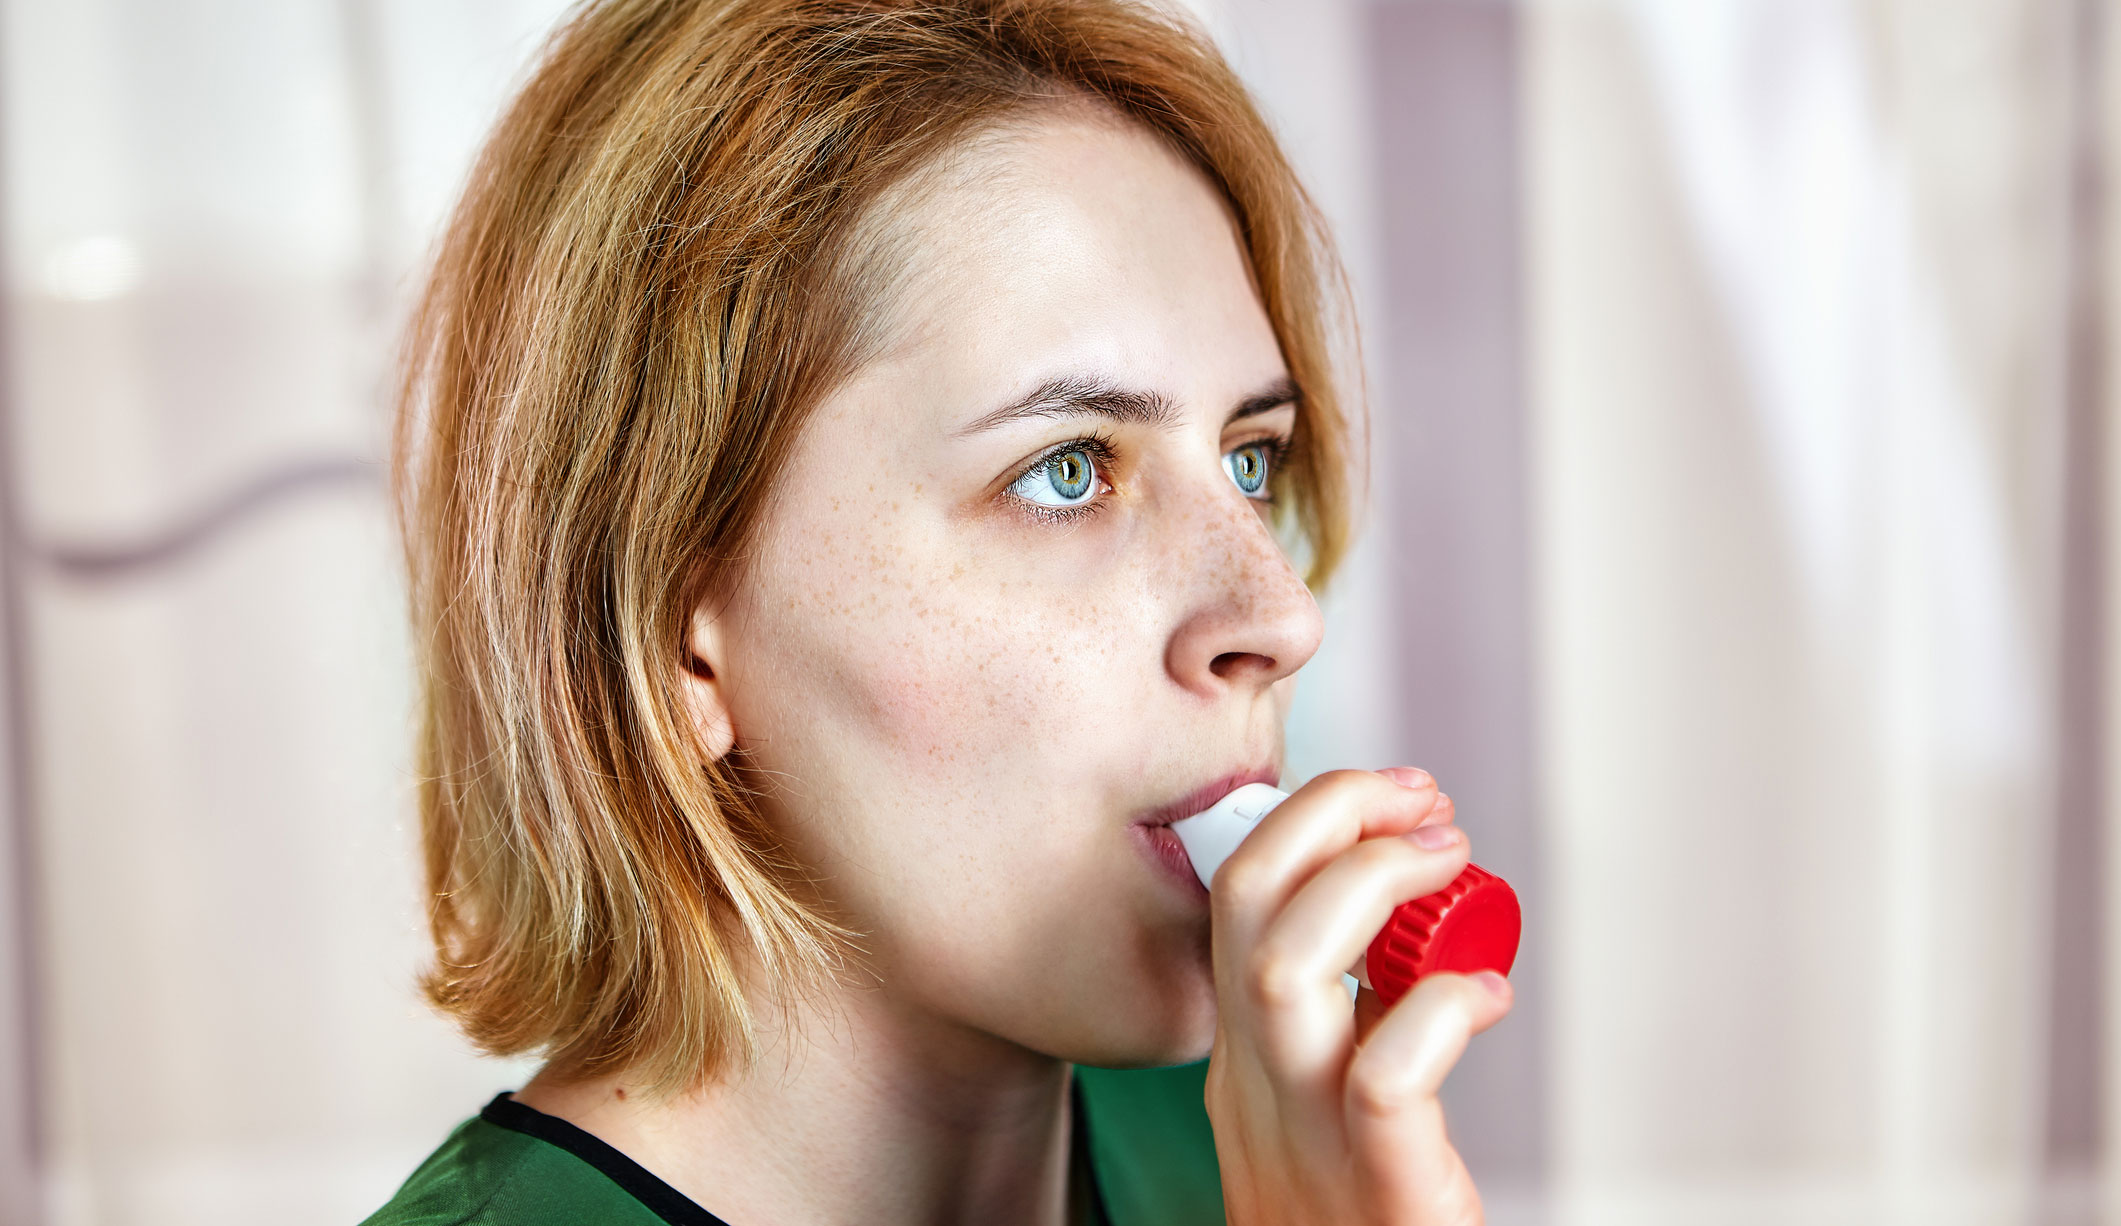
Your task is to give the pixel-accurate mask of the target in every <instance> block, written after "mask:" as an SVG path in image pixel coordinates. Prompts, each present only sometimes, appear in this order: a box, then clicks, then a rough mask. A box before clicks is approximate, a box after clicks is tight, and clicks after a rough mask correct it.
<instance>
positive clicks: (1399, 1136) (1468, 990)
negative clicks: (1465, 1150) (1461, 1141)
mask: <svg viewBox="0 0 2121 1226" xmlns="http://www.w3.org/2000/svg"><path fill="white" fill-rule="evenodd" d="M1514 998H1515V994H1514V991H1513V990H1512V988H1511V987H1510V984H1509V981H1508V980H1507V979H1504V978H1503V977H1502V976H1501V975H1497V974H1495V973H1494V972H1493V971H1482V972H1480V973H1479V974H1477V975H1461V974H1456V973H1451V972H1439V973H1437V974H1433V975H1427V976H1424V977H1423V978H1422V979H1421V981H1420V982H1418V983H1416V984H1415V985H1414V987H1413V989H1412V990H1411V991H1409V992H1408V993H1407V995H1406V996H1405V998H1404V999H1402V1000H1400V1002H1399V1003H1398V1004H1396V1005H1394V1006H1393V1007H1392V1009H1391V1011H1390V1012H1388V1013H1386V1014H1385V1016H1384V1018H1383V1020H1381V1021H1380V1022H1378V1023H1377V1025H1376V1027H1375V1028H1374V1029H1373V1030H1372V1031H1371V1032H1370V1036H1369V1038H1368V1039H1367V1040H1366V1041H1364V1043H1363V1044H1362V1045H1361V1046H1360V1047H1358V1048H1357V1049H1356V1051H1355V1057H1354V1059H1352V1060H1351V1061H1349V1063H1348V1073H1347V1082H1346V1087H1345V1093H1346V1104H1345V1112H1346V1121H1347V1130H1348V1144H1349V1147H1350V1150H1351V1152H1352V1154H1353V1156H1354V1158H1355V1161H1356V1166H1357V1169H1358V1170H1360V1171H1362V1172H1364V1175H1365V1177H1366V1178H1370V1179H1376V1180H1379V1181H1381V1182H1382V1183H1383V1184H1386V1185H1400V1184H1402V1182H1404V1183H1405V1184H1406V1185H1407V1186H1413V1187H1423V1186H1427V1187H1437V1186H1441V1185H1442V1184H1443V1183H1445V1182H1447V1181H1449V1180H1451V1179H1453V1178H1455V1177H1456V1176H1457V1173H1458V1172H1460V1171H1462V1170H1463V1167H1462V1165H1461V1164H1460V1163H1459V1161H1458V1157H1457V1154H1456V1152H1455V1151H1453V1150H1452V1148H1451V1145H1450V1140H1449V1138H1448V1137H1447V1136H1446V1135H1445V1133H1444V1121H1443V1108H1442V1106H1441V1105H1439V1104H1438V1102H1437V1101H1436V1095H1437V1092H1438V1091H1439V1090H1441V1089H1442V1088H1443V1081H1444V1077H1445V1076H1446V1075H1448V1074H1449V1073H1450V1071H1451V1068H1452V1066H1454V1065H1456V1064H1457V1063H1458V1058H1459V1056H1461V1055H1462V1054H1464V1052H1465V1049H1466V1044H1467V1042H1468V1041H1470V1040H1471V1038H1472V1037H1473V1036H1474V1035H1476V1034H1479V1033H1480V1032H1481V1031H1483V1030H1486V1029H1487V1028H1488V1027H1490V1026H1492V1025H1494V1024H1495V1023H1496V1022H1498V1021H1500V1020H1501V1019H1502V1017H1503V1015H1505V1014H1507V1013H1508V1012H1509V1011H1510V1005H1511V1003H1512V1001H1513V1000H1514Z"/></svg>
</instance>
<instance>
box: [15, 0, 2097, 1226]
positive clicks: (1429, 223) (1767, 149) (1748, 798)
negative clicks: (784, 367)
mask: <svg viewBox="0 0 2121 1226" xmlns="http://www.w3.org/2000/svg"><path fill="white" fill-rule="evenodd" d="M1193 7H1194V8H1195V9H1196V10H1197V11H1198V12H1199V13H1200V14H1201V16H1202V17H1203V18H1204V19H1205V20H1206V21H1207V23H1208V24H1209V26H1210V27H1211V28H1212V29H1213V31H1214V32H1215V34H1216V36H1217V38H1218V39H1220V40H1221V41H1222V43H1223V44H1224V46H1225V48H1226V50H1227V52H1228V53H1229V54H1230V56H1231V57H1232V59H1233V60H1234V62H1235V63H1236V64H1237V65H1238V66H1239V68H1240V70H1241V71H1242V72H1243V73H1244V75H1245V76H1246V77H1247V79H1248V80H1249V81H1250V82H1251V83H1252V85H1253V86H1254V88H1255V89H1256V90H1257V92H1258V94H1259V96H1260V98H1261V99H1262V101H1263V103H1264V104H1265V106H1266V108H1267V109H1268V111H1269V112H1270V113H1271V115H1272V116H1273V118H1274V120H1275V122H1276V124H1277V125H1278V126H1279V128H1280V130H1281V131H1282V132H1283V134H1284V136H1285V138H1286V140H1287V142H1288V144H1289V147H1290V149H1291V151H1292V153H1293V154H1294V156H1295V158H1296V160H1297V161H1298V163H1299V164H1300V166H1301V168H1302V170H1303V172H1304V173H1305V174H1306V176H1307V178H1308V180H1309V182H1310V183H1311V185H1312V187H1313V189H1314V190H1315V192H1316V194H1317V196H1318V197H1319V199H1320V201H1321V203H1322V204H1323V205H1324V207H1325V209H1326V211H1327V212H1328V213H1329V214H1330V215H1331V217H1332V218H1333V220H1334V223H1335V225H1336V226H1337V229H1338V233H1339V235H1340V237H1341V241H1342V243H1343V245H1344V248H1345V254H1346V256H1347V259H1348V262H1349V265H1350V268H1351V271H1352V274H1353V277H1354V282H1355V288H1356V292H1357V295H1358V298H1359V306H1360V311H1361V316H1362V319H1363V321H1364V336H1365V347H1366V348H1365V353H1366V356H1367V362H1368V376H1369V380H1370V390H1371V400H1372V405H1373V411H1374V415H1375V425H1374V441H1375V446H1374V458H1373V463H1372V478H1373V481H1372V498H1371V517H1370V521H1369V527H1368V531H1367V534H1366V536H1365V537H1364V543H1363V546H1362V549H1361V551H1360V552H1359V553H1358V554H1357V556H1356V558H1355V560H1354V561H1353V563H1352V564H1351V567H1350V569H1349V570H1348V571H1347V572H1346V574H1345V576H1344V578H1343V580H1342V581H1341V582H1340V583H1339V584H1338V585H1337V586H1336V588H1335V589H1334V590H1333V591H1332V592H1331V593H1330V594H1329V596H1328V599H1327V600H1326V602H1325V603H1326V608H1327V614H1328V626H1329V629H1328V634H1327V638H1326V645H1325V648H1324V650H1323V651H1322V652H1321V653H1320V655H1319V656H1318V657H1317V658H1316V659H1315V660H1314V662H1313V663H1312V665H1311V666H1310V668H1309V669H1308V670H1307V671H1306V674H1305V677H1306V679H1305V681H1304V683H1303V685H1302V686H1301V687H1300V691H1299V694H1300V696H1299V702H1298V711H1297V713H1296V716H1295V717H1294V720H1293V722H1292V726H1291V728H1290V738H1291V761H1290V770H1289V775H1288V781H1301V780H1303V779H1305V778H1307V777H1309V776H1310V775H1311V774H1314V773H1316V772H1317V771H1319V770H1323V769H1327V768H1330V767H1335V766H1344V765H1355V766H1381V765H1385V764H1389V763H1400V762H1414V763H1419V764H1421V765H1425V766H1427V767H1429V768H1430V769H1432V770H1434V771H1435V772H1436V773H1437V774H1438V776H1439V777H1440V778H1442V780H1443V781H1444V784H1445V786H1446V787H1447V788H1448V789H1449V790H1450V791H1451V792H1452V794H1453V795H1454V796H1455V797H1456V798H1457V799H1458V801H1459V804H1460V812H1461V815H1462V816H1461V820H1462V822H1463V824H1464V825H1465V826H1466V827H1467V828H1468V830H1469V831H1470V832H1471V834H1472V836H1473V840H1474V843H1475V847H1476V849H1477V851H1478V853H1479V856H1480V859H1481V861H1482V863H1484V864H1487V865H1489V866H1490V867H1493V868H1495V869H1496V870H1497V871H1499V872H1502V873H1503V874H1504V875H1506V876H1508V877H1510V878H1511V879H1512V880H1513V881H1514V882H1515V883H1516V884H1517V885H1518V887H1519V889H1520V891H1521V893H1522V895H1523V897H1524V899H1525V903H1526V907H1527V923H1528V930H1527V934H1526V941H1525V946H1524V951H1523V954H1522V957H1521V959H1520V962H1519V964H1518V965H1519V969H1518V971H1517V973H1516V975H1515V976H1514V978H1515V979H1516V980H1517V982H1518V984H1519V989H1518V991H1519V996H1518V1006H1517V1009H1516V1011H1515V1013H1513V1015H1512V1016H1511V1017H1510V1018H1509V1019H1508V1020H1507V1021H1506V1022H1504V1023H1503V1024H1502V1025H1501V1026H1499V1027H1498V1028H1496V1029H1495V1030H1494V1031H1492V1032H1490V1033H1489V1034H1488V1035H1486V1036H1484V1037H1483V1038H1482V1039H1480V1040H1479V1041H1478V1042H1477V1043H1476V1044H1475V1045H1474V1048H1473V1050H1472V1051H1471V1052H1470V1053H1469V1055H1468V1057H1467V1058H1466V1061H1465V1062H1464V1064H1463V1065H1461V1067H1460V1068H1459V1070H1458V1071H1457V1072H1456V1073H1454V1075H1453V1077H1452V1081H1451V1083H1450V1085H1449V1087H1448V1097H1449V1108H1450V1112H1451V1120H1452V1128H1453V1133H1454V1136H1455V1137H1456V1138H1457V1140H1458V1142H1459V1144H1460V1146H1461V1148H1462V1150H1463V1151H1464V1152H1465V1154H1466V1155H1467V1158H1468V1161H1469V1163H1470V1165H1471V1166H1472V1168H1473V1170H1474V1172H1475V1174H1476V1176H1477V1178H1478V1179H1479V1181H1480V1184H1481V1186H1482V1188H1483V1190H1484V1192H1485V1194H1486V1196H1487V1198H1488V1201H1489V1206H1490V1214H1491V1217H1490V1220H1491V1221H1494V1222H1497V1223H1520V1222H1521V1223H1534V1222H1536V1223H1556V1224H1561V1223H1615V1224H1618V1223H1672V1224H1674V1226H1677V1224H1681V1223H1686V1224H1693V1223H1784V1222H1806V1223H1859V1222H1861V1223H1873V1222H1891V1223H1902V1222H1905V1223H1915V1222H1921V1223H1991V1222H1995V1223H2042V1224H2047V1223H2092V1222H2121V1201H2117V1199H2116V1196H2115V1193H2114V1191H2112V1190H2111V1189H2112V1188H2113V1181H2112V1179H2111V1177H2110V1173H2112V1172H2115V1171H2117V1170H2121V1167H2117V1160H2121V1128H2117V1126H2116V1116H2115V1112H2114V1109H2113V1108H2114V1105H2115V1104H2116V1103H2121V1062H2117V1061H2116V1060H2115V1059H2114V1058H2113V1057H2114V1050H2115V1047H2116V1043H2117V1041H2121V915H2117V913H2116V911H2115V910H2114V909H2113V908H2111V907H2109V906H2108V901H2107V900H2108V898H2109V895H2110V894H2111V890H2110V889H2109V883H2110V882H2112V881H2113V880H2115V879H2116V877H2117V874H2121V838H2117V837H2115V829H2116V813H2117V811H2121V810H2117V807H2116V806H2117V804H2121V798H2117V796H2116V794H2115V791H2114V789H2113V786H2112V783H2111V778H2110V772H2109V771H2108V769H2107V763H2109V762H2112V761H2117V760H2121V753H2117V751H2121V725H2117V723H2116V721H2115V719H2114V718H2113V714H2112V713H2113V712H2114V710H2115V702H2114V700H2115V699H2116V698H2117V697H2121V653H2117V652H2116V651H2115V649H2114V644H2115V634H2116V631H2117V630H2121V599H2117V596H2121V591H2117V587H2116V585H2117V582H2121V518H2117V517H2121V499H2117V498H2116V497H2115V496H2114V495H2115V489H2114V484H2113V475H2114V474H2115V473H2116V472H2121V429H2116V408H2117V405H2121V400H2117V397H2121V385H2117V383H2116V380H2115V378H2114V376H2113V374H2112V371H2113V362H2114V358H2115V356H2116V355H2117V354H2121V319H2117V313H2116V308H2115V305H2114V303H2115V291H2116V289H2117V288H2121V262H2117V261H2121V257H2117V254H2116V253H2117V250H2121V245H2117V243H2116V242H2115V240H2114V238H2113V237H2112V233H2113V224H2112V219H2113V217H2114V213H2113V203H2112V202H2113V200H2114V196H2113V186H2112V185H2115V184H2121V179H2117V178H2116V170H2117V168H2121V94H2117V93H2116V90H2117V88H2121V85H2117V78H2121V55H2117V53H2121V41H2117V40H2121V13H2115V12H2114V11H2112V5H2110V4H2109V3H2108V2H2107V0H1522V2H1521V3H1510V2H1508V0H1197V2H1196V3H1195V4H1194V5H1193ZM560 9H561V5H560V4H559V3H558V2H557V0H0V216H4V230H0V286H4V299H0V301H4V310H0V424H4V432H0V440H4V441H0V492H4V497H0V674H4V676H0V685H4V690H0V692H4V695H5V699H4V703H0V904H4V905H0V1222H6V1223H23V1224H25V1226H29V1224H35V1226H88V1224H91V1223H95V1224H110V1226H119V1224H130V1223H148V1222H153V1223H157V1224H160V1226H170V1224H180V1223H192V1222H197V1223H207V1222H212V1223H217V1224H222V1226H232V1224H239V1223H260V1224H263V1223H268V1222H270V1223H280V1222H286V1221H318V1222H323V1221H344V1222H352V1221H356V1220H358V1219H359V1218H360V1217H362V1216H363V1215H365V1214H366V1213H367V1212H368V1211H369V1210H370V1209H372V1208H374V1207H375V1206H376V1205H377V1204H379V1203H380V1202H381V1201H382V1200H383V1199H384V1198H385V1197H387V1196H388V1194H389V1193H390V1191H391V1190H392V1189H393V1188H394V1187H395V1186H396V1184H397V1182H398V1181H399V1180H401V1179H402V1178H403V1177H404V1176H405V1175H406V1174H407V1173H408V1172H409V1171H410V1170H411V1168H412V1166H413V1165H414V1164H415V1163H416V1162H417V1160H418V1159H419V1158H420V1157H421V1156H423V1155H424V1154H425V1153H426V1152H427V1151H428V1150H429V1149H430V1148H432V1147H433V1146H434V1145H435V1144H436V1143H437V1142H438V1141H439V1140H440V1138H441V1137H442V1136H443V1134H444V1133H445V1132H446V1131H447V1129H448V1128H449V1127H451V1126H452V1125H453V1124H454V1123H455V1122H456V1121H458V1120H459V1119H461V1118H463V1117H464V1116H465V1115H467V1114H469V1113H470V1112H471V1111H473V1110H474V1109H476V1107H477V1106H478V1105H480V1104H481V1103H483V1102H484V1101H485V1099H486V1098H487V1097H488V1096H490V1095H491V1094H492V1093H493V1092H495V1091H496V1090H498V1089H502V1088H506V1087H510V1086H513V1085H516V1084H519V1083H520V1081H521V1079H522V1078H523V1076H524V1075H525V1069H524V1068H523V1067H522V1066H519V1065H510V1064H506V1063H502V1062H494V1061H488V1060H482V1059H479V1058H477V1057H475V1056H473V1055H472V1054H471V1053H470V1052H469V1051H468V1050H467V1049H466V1048H465V1046H464V1044H463V1043H462V1042H461V1041H460V1040H459V1039H458V1038H457V1037H456V1036H455V1034H454V1033H453V1032H452V1031H451V1030H450V1029H449V1028H448V1027H447V1026H446V1025H444V1024H443V1023H442V1022H440V1021H439V1020H437V1019H436V1018H434V1017H432V1016H430V1015H429V1014H428V1013H427V1012H426V1011H425V1010H424V1009H423V1008H422V1006H421V1005H420V1004H419V1003H418V1001H417V999H416V998H415V995H414V991H413V975H414V971H415V968H416V967H417V966H418V965H419V963H420V961H421V959H422V957H423V955H424V940H423V937H422V934H421V931H420V922H419V903H418V899H417V896H416V886H415V875H414V865H413V852H412V848H413V843H412V830H411V824H410V821H409V805H408V801H409V794H410V774H409V766H408V747H409V732H408V728H407V716H408V701H409V684H408V677H407V662H406V649H405V641H404V630H403V626H402V624H401V621H402V610H401V585H400V580H399V576H398V570H397V563H396V555H395V553H394V545H393V543H392V540H391V535H390V531H389V526H388V522H387V517H386V504H385V500H384V498H383V493H382V491H383V478H384V472H383V465H382V462H381V457H382V455H383V437H384V429H385V422H386V404H385V392H386V387H387V383H388V374H389V369H390V362H391V353H390V346H391V343H392V340H393V338H394V336H395V330H396V326H397V323H398V321H399V319H400V317H401V315H402V312H403V311H404V309H405V307H406V304H407V302H408V300H409V296H410V293H411V290H412V287H413V284H414V277H415V273H416V269H417V268H418V266H419V263H420V260H421V258H422V255H423V252H424V251H425V250H426V249H427V246H428V244H429V243H430V242H431V240H432V239H433V237H434V236H435V234H436V232H437V229H438V226H439V224H440V222H441V219H442V217H443V216H444V213H445V211H446V209H447V207H448V205H449V203H450V201H451V199H452V197H453V195H454V192H455V190H456V188H457V185H458V184H459V182H460V180H461V177H462V175H463V173H464V171H465V169H466V167H467V165H468V161H469V158H470V156H471V154H472V151H473V150H474V148H475V147H476V144H477V141H478V139H479V137H480V135H481V133H482V132H483V130H484V129H485V127H486V125H487V124H488V123H489V122H490V121H491V120H492V118H493V117H494V115H495V114H496V110H497V108H498V106H499V105H500V103H501V101H502V99H503V98H504V97H505V96H506V94H507V92H508V90H509V87H510V85H511V83H512V82H514V81H517V80H519V79H520V74H521V73H522V71H523V69H524V67H525V65H526V63H527V61H528V59H529V57H530V56H531V55H532V53H533V52H534V50H535V48H536V46H537V43H538V40H539V38H540V36H541V35H542V34H543V33H544V32H545V31H546V30H547V29H549V28H550V26H551V25H552V24H553V22H554V20H555V18H556V16H557V15H558V13H559V11H560Z"/></svg>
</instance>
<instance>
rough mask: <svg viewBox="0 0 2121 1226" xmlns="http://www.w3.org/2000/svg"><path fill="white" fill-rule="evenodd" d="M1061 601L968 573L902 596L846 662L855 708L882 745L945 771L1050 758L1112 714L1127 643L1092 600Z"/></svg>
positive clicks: (1045, 593) (847, 682) (844, 672)
mask: <svg viewBox="0 0 2121 1226" xmlns="http://www.w3.org/2000/svg"><path fill="white" fill-rule="evenodd" d="M1012 589H1015V590H1012ZM1054 600H1055V597H1054V595H1053V594H1052V593H1051V592H1048V591H1043V590H1033V589H1030V588H1028V587H1026V585H1023V584H1013V585H1012V584H1008V583H1001V584H996V585H994V586H992V587H984V586H975V585H974V584H973V582H972V581H971V580H970V578H969V577H960V578H959V579H958V580H957V581H956V582H955V583H952V582H949V581H947V580H946V581H944V582H942V583H940V584H937V585H934V586H930V587H927V588H925V589H924V590H919V591H907V592H905V593H903V599H902V600H901V601H900V602H898V603H897V605H896V607H895V608H892V609H890V610H888V611H886V610H879V616H878V617H876V618H875V619H874V620H873V621H870V622H869V623H868V624H867V626H866V627H865V628H864V629H863V630H862V631H861V632H860V633H861V634H862V636H863V641H864V650H862V651H861V652H860V653H859V654H858V655H856V656H854V657H851V658H847V659H846V660H845V661H844V664H843V668H842V670H841V682H842V685H843V686H844V688H845V690H846V692H847V695H848V697H849V699H850V700H851V705H852V706H853V708H854V709H856V710H858V711H860V712H861V714H862V718H863V722H864V723H865V724H866V725H867V726H868V728H869V729H870V730H871V731H872V732H873V733H874V734H875V735H876V737H877V738H878V740H879V741H881V742H884V743H886V744H888V745H889V746H891V747H892V749H893V750H894V751H895V752H896V753H898V754H900V755H903V756H905V757H907V758H910V759H916V760H922V761H925V762H926V763H927V764H929V765H930V766H933V767H937V768H945V769H948V768H957V769H972V768H975V767H977V766H978V765H980V764H982V763H988V764H993V763H996V762H1007V761H1010V760H1021V759H1023V758H1025V757H1027V756H1029V757H1036V756H1042V755H1043V754H1050V753H1051V752H1053V750H1054V749H1055V748H1056V747H1057V746H1058V745H1060V744H1064V743H1068V742H1072V741H1074V740H1075V739H1077V735H1078V734H1079V733H1081V732H1084V731H1087V730H1088V729H1089V728H1090V727H1091V726H1092V725H1093V724H1094V722H1095V721H1096V720H1097V719H1098V718H1099V713H1100V712H1101V711H1103V710H1108V709H1109V702H1107V701H1103V700H1105V699H1109V697H1110V692H1111V689H1112V685H1113V681H1114V678H1112V677H1111V676H1108V675H1106V674H1107V670H1109V668H1110V666H1111V664H1112V662H1113V658H1112V652H1111V646H1112V644H1114V643H1115V642H1117V641H1122V639H1123V636H1122V635H1121V634H1120V633H1119V631H1118V628H1117V627H1116V626H1114V625H1112V624H1111V619H1110V617H1109V615H1106V614H1101V613H1099V612H1098V611H1097V610H1096V607H1095V603H1094V602H1092V601H1088V600H1083V601H1080V602H1066V601H1064V602H1063V603H1061V604H1060V605H1059V606H1058V607H1056V605H1055V604H1054V603H1053V602H1054ZM953 773H955V772H954V771H953Z"/></svg>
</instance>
